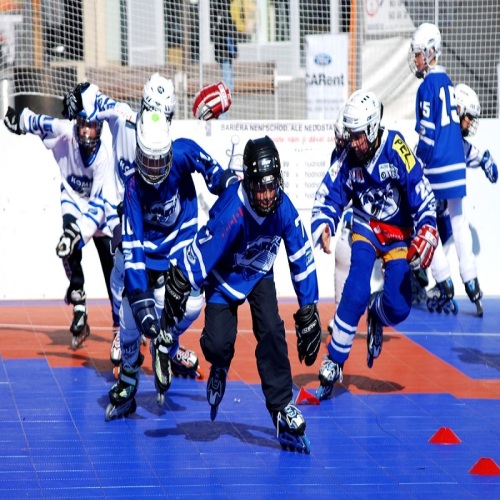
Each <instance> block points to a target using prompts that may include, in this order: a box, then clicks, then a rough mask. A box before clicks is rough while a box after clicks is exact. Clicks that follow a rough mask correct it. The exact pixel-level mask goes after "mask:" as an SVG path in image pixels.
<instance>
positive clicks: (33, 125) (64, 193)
mask: <svg viewBox="0 0 500 500" xmlns="http://www.w3.org/2000/svg"><path fill="white" fill-rule="evenodd" d="M20 126H21V130H23V131H24V132H27V133H31V134H34V135H38V136H39V137H40V139H41V140H42V142H43V144H44V145H45V147H46V148H47V149H49V150H51V151H52V154H53V155H54V158H55V160H56V161H57V164H58V165H59V170H60V172H61V211H62V215H63V216H64V215H65V214H71V215H73V216H74V217H75V218H76V219H77V221H78V227H79V228H80V231H81V233H82V239H83V243H84V244H86V243H87V242H88V241H89V240H90V239H91V238H92V237H93V236H94V235H98V236H102V235H106V236H111V233H110V231H109V229H108V228H107V227H106V225H105V220H104V201H103V198H102V189H103V185H104V179H105V177H106V176H107V175H108V171H109V170H111V169H112V163H111V161H112V156H111V153H110V146H109V145H108V144H106V141H103V140H101V142H100V145H99V147H98V148H97V149H96V151H94V153H93V154H92V156H91V157H90V158H89V159H88V160H87V161H85V162H84V161H83V159H82V155H81V153H80V146H79V144H78V142H77V140H76V137H75V132H74V123H73V122H71V121H69V120H59V119H58V118H53V117H51V116H47V115H37V114H36V113H34V112H33V111H31V110H30V109H29V108H24V110H23V112H22V113H21V120H20Z"/></svg>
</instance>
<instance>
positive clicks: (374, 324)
mask: <svg viewBox="0 0 500 500" xmlns="http://www.w3.org/2000/svg"><path fill="white" fill-rule="evenodd" d="M377 295H378V294H377V293H374V294H372V296H371V299H370V303H369V304H368V314H367V317H366V330H367V331H366V345H367V348H368V353H367V357H366V364H367V365H368V368H371V367H372V366H373V360H374V359H376V358H378V357H379V356H380V353H381V352H382V342H383V341H384V335H383V334H384V326H383V325H382V323H381V322H380V321H379V320H378V319H377V318H376V317H375V314H374V313H373V312H371V311H370V309H371V305H372V304H373V302H374V301H375V298H376V297H377Z"/></svg>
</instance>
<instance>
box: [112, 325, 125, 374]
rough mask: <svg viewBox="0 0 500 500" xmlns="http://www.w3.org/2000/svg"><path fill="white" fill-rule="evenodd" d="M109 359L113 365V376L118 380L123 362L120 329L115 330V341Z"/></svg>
mask: <svg viewBox="0 0 500 500" xmlns="http://www.w3.org/2000/svg"><path fill="white" fill-rule="evenodd" d="M109 359H110V360H111V363H113V375H114V376H115V378H116V379H117V378H118V375H120V363H121V360H122V350H121V347H120V328H116V327H115V328H113V341H112V342H111V348H110V350H109Z"/></svg>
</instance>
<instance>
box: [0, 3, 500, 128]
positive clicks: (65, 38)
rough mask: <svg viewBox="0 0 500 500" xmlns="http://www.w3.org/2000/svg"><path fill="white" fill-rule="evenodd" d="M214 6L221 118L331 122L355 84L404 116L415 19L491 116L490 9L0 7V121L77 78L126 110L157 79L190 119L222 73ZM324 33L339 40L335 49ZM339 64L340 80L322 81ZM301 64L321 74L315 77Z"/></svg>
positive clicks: (498, 22)
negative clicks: (222, 82) (225, 78)
mask: <svg viewBox="0 0 500 500" xmlns="http://www.w3.org/2000/svg"><path fill="white" fill-rule="evenodd" d="M220 9H222V10H224V11H226V12H228V13H229V15H230V16H231V18H232V20H233V22H234V24H235V27H236V31H237V35H236V39H237V40H236V41H237V43H238V57H237V58H236V59H235V60H234V64H233V74H234V86H233V89H232V90H233V106H232V108H231V115H230V118H232V119H253V120H255V119H308V118H325V119H335V118H336V113H337V110H338V108H339V106H340V104H341V102H342V100H344V99H345V98H347V96H348V95H349V94H350V93H351V92H352V91H354V90H355V89H356V88H361V87H363V88H366V89H371V90H374V91H375V92H376V93H377V94H378V96H379V98H380V99H381V101H382V102H383V103H384V106H385V113H386V116H387V115H389V116H391V117H392V118H394V119H403V118H413V117H414V101H415V92H416V88H417V87H418V84H419V82H418V80H417V79H416V78H415V77H414V76H413V74H412V73H411V72H410V70H409V68H408V64H407V60H406V59H407V52H408V46H409V39H410V37H411V35H412V32H413V30H414V29H415V28H416V26H418V25H419V24H420V23H421V22H434V23H436V24H437V25H438V26H439V27H440V29H441V32H442V37H443V52H442V58H441V62H442V64H443V65H444V66H445V67H446V68H447V70H448V73H449V74H450V76H451V78H452V80H453V81H454V82H455V83H459V82H463V83H467V84H468V85H470V86H471V87H472V88H474V89H475V90H476V92H477V93H478V95H479V98H480V101H481V106H482V117H489V118H491V117H497V116H498V76H497V73H498V69H497V66H498V62H499V60H500V43H499V40H498V36H499V35H498V26H500V2H498V1H497V0H468V1H463V2H454V1H452V0H436V1H434V0H357V1H356V0H352V1H349V0H168V1H166V0H165V1H163V0H141V1H139V0H107V1H103V0H80V1H78V0H19V1H8V0H0V48H1V51H0V81H1V87H0V92H1V94H0V102H1V104H2V109H1V110H0V112H1V114H2V116H3V114H4V113H5V109H6V106H7V104H14V103H15V105H16V107H20V106H22V105H29V106H30V107H31V108H32V109H33V110H34V111H37V112H46V113H49V114H56V112H58V111H60V101H59V99H60V98H61V97H62V95H63V94H64V93H65V92H66V91H67V90H68V89H69V88H71V87H72V86H74V85H75V84H76V83H78V82H79V81H84V80H87V81H90V82H93V83H96V84H97V85H98V86H99V87H100V88H101V90H102V91H103V92H105V93H108V94H109V95H110V96H112V97H114V98H115V99H117V100H124V101H126V102H128V103H129V104H130V105H131V106H132V107H134V108H137V106H138V102H139V100H140V95H141V90H142V87H143V85H144V83H145V81H146V80H147V78H148V77H149V76H150V75H151V73H153V72H154V71H159V72H160V74H162V75H163V76H166V77H169V78H172V79H173V81H174V83H175V86H176V90H177V96H178V112H177V113H178V117H179V118H191V117H192V115H191V106H192V99H193V96H194V94H195V93H196V91H197V90H198V89H199V88H200V86H202V85H203V84H206V83H213V82H215V81H217V80H218V79H220V78H221V76H222V72H221V67H220V65H219V64H218V63H217V62H216V61H215V59H214V44H213V41H214V36H215V33H214V26H215V17H214V16H215V15H216V13H217V11H219V10H220ZM330 34H334V35H336V34H345V35H344V36H345V37H346V38H347V40H348V42H347V43H346V44H345V48H344V45H343V44H342V43H340V42H339V43H338V44H337V40H340V41H341V39H337V38H329V36H328V35H330ZM319 35H322V36H320V37H319V38H314V40H315V43H316V45H314V46H313V44H311V43H309V42H310V41H311V40H312V38H310V37H311V36H319ZM323 35H324V36H323ZM332 40H333V42H332ZM318 44H319V45H318ZM314 51H315V52H314ZM341 51H345V52H346V53H345V54H343V53H342V54H341V53H340V52H341ZM325 55H326V57H325ZM320 56H321V57H320ZM338 59H345V65H344V67H343V69H342V74H339V75H335V76H333V77H328V76H325V74H326V70H325V65H328V64H330V63H332V61H333V62H334V63H335V62H336V61H337V60H338ZM311 61H313V62H314V63H318V64H322V65H323V67H321V66H320V67H319V68H318V69H317V72H318V73H317V74H313V73H312V72H311V69H310V68H311V66H310V65H309V63H311ZM311 64H312V63H311ZM344 70H345V71H344ZM322 71H323V73H322ZM320 94H321V95H324V99H325V100H324V103H327V102H328V100H330V101H332V95H335V96H337V97H336V100H334V103H333V105H332V106H328V105H326V104H324V103H323V104H322V103H321V101H320V104H318V103H317V102H316V104H315V105H316V111H315V112H314V113H313V112H312V105H311V99H316V98H317V96H318V95H320ZM51 100H52V101H53V102H52V105H51V109H52V110H53V112H52V113H50V112H49V111H47V108H46V107H45V106H44V103H46V102H47V101H49V102H50V101H51ZM332 102H333V101H332ZM318 106H319V108H318ZM322 106H323V107H322ZM318 109H319V113H318Z"/></svg>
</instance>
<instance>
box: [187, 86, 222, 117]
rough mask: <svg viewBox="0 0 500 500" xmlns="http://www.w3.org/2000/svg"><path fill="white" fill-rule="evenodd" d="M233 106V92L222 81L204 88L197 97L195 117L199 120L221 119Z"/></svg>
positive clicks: (194, 109)
mask: <svg viewBox="0 0 500 500" xmlns="http://www.w3.org/2000/svg"><path fill="white" fill-rule="evenodd" d="M230 106H231V91H230V90H229V87H228V86H227V85H226V84H225V83H224V82H223V81H222V80H221V81H220V82H217V83H212V84H211V85H207V86H206V87H203V88H202V89H201V90H200V91H199V92H198V93H197V94H196V96H195V98H194V104H193V115H194V117H195V118H197V119H198V120H205V121H208V120H212V119H213V118H219V116H220V115H221V114H222V113H225V112H226V111H227V110H228V109H229V108H230Z"/></svg>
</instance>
